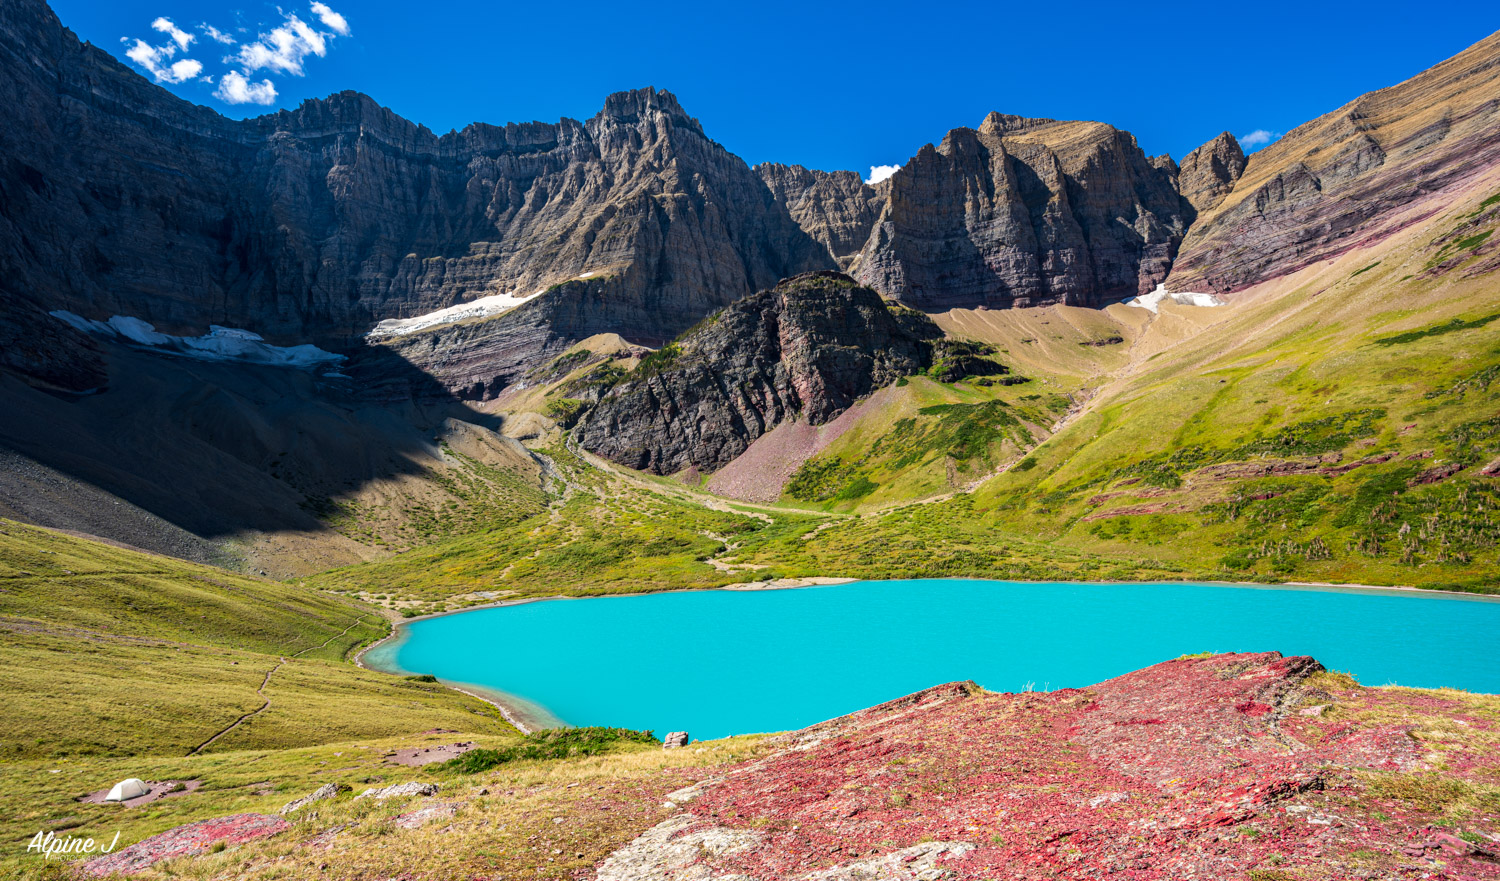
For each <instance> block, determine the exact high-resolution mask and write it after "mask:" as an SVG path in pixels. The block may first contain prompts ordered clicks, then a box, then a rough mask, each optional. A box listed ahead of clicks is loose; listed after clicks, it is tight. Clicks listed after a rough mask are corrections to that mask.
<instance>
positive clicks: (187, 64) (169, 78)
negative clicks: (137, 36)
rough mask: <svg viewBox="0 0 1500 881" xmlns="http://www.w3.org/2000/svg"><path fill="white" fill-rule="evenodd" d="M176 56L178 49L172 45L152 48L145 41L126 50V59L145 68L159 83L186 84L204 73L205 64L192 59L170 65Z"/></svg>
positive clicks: (137, 41) (137, 42)
mask: <svg viewBox="0 0 1500 881" xmlns="http://www.w3.org/2000/svg"><path fill="white" fill-rule="evenodd" d="M125 42H127V43H128V42H130V41H129V40H126V41H125ZM176 54H177V47H176V46H174V45H172V44H171V43H167V44H165V45H162V46H152V45H151V44H150V43H147V42H146V41H145V40H136V41H135V45H133V46H131V47H130V48H129V49H126V50H125V57H126V58H129V59H130V60H131V61H134V62H135V63H136V64H139V65H140V66H141V67H143V68H145V70H146V72H147V73H149V74H151V76H153V77H155V78H156V81H157V82H159V83H184V82H187V81H188V80H190V79H192V78H193V77H195V76H197V75H198V74H200V73H202V72H203V63H202V62H200V61H194V60H193V59H191V58H184V59H182V60H181V61H176V62H173V63H171V64H168V63H167V62H168V61H171V59H172V56H174V55H176Z"/></svg>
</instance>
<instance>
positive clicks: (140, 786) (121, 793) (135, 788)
mask: <svg viewBox="0 0 1500 881" xmlns="http://www.w3.org/2000/svg"><path fill="white" fill-rule="evenodd" d="M149 792H151V787H149V786H147V785H146V783H145V781H143V780H141V779H140V778H138V777H131V778H130V779H129V780H121V781H120V782H119V783H116V784H115V788H114V789H111V790H110V791H109V795H106V796H105V797H104V800H105V801H129V800H130V799H132V798H140V797H141V796H143V795H146V794H148V793H149Z"/></svg>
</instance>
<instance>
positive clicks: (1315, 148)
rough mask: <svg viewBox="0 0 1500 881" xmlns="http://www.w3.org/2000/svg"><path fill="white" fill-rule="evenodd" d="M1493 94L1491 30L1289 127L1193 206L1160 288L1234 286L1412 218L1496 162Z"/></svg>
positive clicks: (1497, 75)
mask: <svg viewBox="0 0 1500 881" xmlns="http://www.w3.org/2000/svg"><path fill="white" fill-rule="evenodd" d="M1497 94H1500V34H1496V35H1493V36H1490V37H1488V38H1487V39H1485V40H1482V41H1480V42H1479V43H1476V44H1475V45H1473V46H1471V47H1470V48H1469V49H1467V50H1465V51H1464V52H1462V53H1460V54H1458V55H1456V56H1454V57H1453V58H1450V59H1449V60H1447V61H1444V62H1443V63H1442V64H1439V65H1437V66H1436V67H1433V68H1431V69H1429V70H1427V71H1425V72H1423V73H1421V74H1418V75H1417V76H1415V77H1413V78H1411V79H1409V80H1407V81H1406V82H1404V83H1401V84H1399V85H1396V86H1392V87H1390V88H1388V89H1381V90H1380V91H1378V92H1371V93H1370V94H1368V95H1364V96H1362V97H1360V98H1358V99H1356V100H1354V101H1352V102H1350V103H1349V104H1347V105H1345V106H1343V107H1341V108H1339V109H1338V110H1336V111H1334V112H1332V113H1329V114H1327V115H1325V116H1321V117H1319V118H1318V119H1315V120H1313V121H1311V122H1308V123H1306V124H1304V125H1301V126H1298V127H1297V128H1296V129H1295V130H1293V131H1291V132H1289V133H1288V134H1287V135H1286V136H1285V137H1283V138H1282V139H1281V140H1279V141H1277V142H1276V143H1274V144H1272V145H1270V146H1269V147H1266V148H1265V149H1263V150H1260V151H1259V152H1257V153H1255V154H1254V155H1252V156H1251V157H1250V159H1249V162H1248V163H1247V165H1246V167H1245V171H1244V174H1243V176H1242V177H1241V178H1240V179H1239V181H1238V182H1237V183H1236V184H1235V186H1234V189H1233V190H1232V191H1231V192H1230V193H1229V194H1228V195H1227V196H1225V197H1223V198H1222V199H1221V200H1220V201H1219V202H1218V203H1217V204H1215V205H1214V206H1213V207H1212V208H1210V209H1207V210H1201V211H1200V213H1199V216H1198V219H1197V221H1196V222H1195V223H1194V224H1193V228H1192V230H1191V232H1190V233H1189V234H1188V236H1187V238H1186V239H1185V240H1184V241H1183V243H1182V248H1181V253H1180V255H1179V256H1178V259H1177V262H1176V265H1174V266H1173V268H1172V276H1171V279H1170V281H1169V286H1170V287H1171V288H1172V289H1173V290H1194V291H1213V292H1215V293H1222V292H1228V291H1235V290H1239V289H1241V288H1245V287H1248V286H1250V285H1253V284H1256V283H1258V282H1262V281H1266V280H1268V279H1272V278H1276V277H1279V276H1283V275H1286V274H1288V273H1291V272H1295V271H1296V270H1298V269H1301V268H1302V267H1304V266H1308V265H1310V264H1312V263H1315V262H1318V261H1321V260H1327V259H1330V258H1332V257H1335V256H1337V255H1339V254H1341V253H1343V252H1345V251H1347V250H1350V249H1352V248H1355V247H1365V246H1368V245H1370V244H1373V243H1375V242H1377V241H1379V240H1380V239H1382V238H1385V237H1386V236H1389V235H1391V234H1394V233H1396V232H1398V231H1400V230H1402V229H1404V228H1407V227H1409V226H1410V225H1412V224H1415V223H1419V222H1421V221H1422V220H1423V219H1424V218H1426V217H1428V216H1430V215H1431V214H1432V213H1433V212H1435V211H1437V210H1439V209H1440V208H1441V207H1443V206H1445V205H1447V204H1448V203H1449V201H1450V200H1451V198H1452V195H1453V193H1455V192H1457V191H1458V190H1460V189H1461V188H1462V187H1464V186H1465V185H1466V183H1467V182H1468V181H1471V180H1473V179H1475V178H1476V177H1477V176H1478V175H1481V174H1483V173H1485V172H1487V171H1489V170H1490V169H1493V168H1494V167H1495V165H1496V164H1500V100H1497V99H1496V95H1497ZM1184 168H1186V163H1184Z"/></svg>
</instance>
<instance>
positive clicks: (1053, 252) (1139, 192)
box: [856, 113, 1190, 309]
mask: <svg viewBox="0 0 1500 881" xmlns="http://www.w3.org/2000/svg"><path fill="white" fill-rule="evenodd" d="M1189 220H1190V208H1186V207H1185V205H1184V203H1183V201H1182V199H1181V198H1180V197H1179V195H1178V193H1177V189H1176V186H1175V183H1174V180H1173V174H1172V170H1171V169H1170V168H1168V167H1164V166H1163V165H1162V164H1160V163H1153V161H1152V160H1150V159H1148V158H1147V157H1146V155H1145V153H1143V152H1142V151H1141V148H1140V147H1139V146H1138V145H1137V144H1136V142H1135V138H1134V137H1132V136H1131V135H1130V134H1129V133H1127V132H1122V131H1120V130H1118V129H1116V128H1114V127H1112V126H1108V125H1103V124H1101V123H1093V122H1059V121H1056V120H1050V119H1026V118H1022V117H1017V116H1005V115H1002V114H999V113H992V114H990V115H989V116H988V117H987V118H986V119H985V121H984V123H983V124H982V125H981V126H980V127H979V128H978V129H977V130H976V129H968V128H960V129H954V130H953V131H951V132H949V133H948V135H947V137H945V138H944V139H943V141H942V143H941V144H939V145H938V146H936V147H934V146H932V145H930V144H929V145H927V146H925V147H923V148H922V149H921V150H920V151H919V152H918V153H917V155H916V156H915V157H913V158H912V159H911V160H910V161H909V162H908V163H907V164H906V165H905V166H904V167H903V168H902V169H901V170H900V171H898V172H896V174H895V175H894V176H892V177H891V178H890V197H889V200H888V201H887V202H886V205H885V208H884V210H883V211H882V213H881V215H880V219H879V221H878V222H877V223H876V225H875V229H874V231H873V233H872V235H871V236H870V239H869V241H868V242H866V243H865V246H864V248H863V250H862V251H861V253H860V255H859V260H858V269H857V272H856V276H857V277H858V278H859V280H860V281H862V282H864V283H866V284H869V285H870V286H872V287H874V288H876V289H877V290H879V291H881V292H882V293H884V294H887V295H889V296H892V297H897V298H899V299H900V300H901V301H902V302H903V303H908V304H911V305H913V306H917V307H920V308H925V309H946V308H953V307H976V306H985V307H1010V306H1040V305H1049V304H1067V305H1075V306H1099V305H1104V304H1106V303H1108V302H1110V301H1111V300H1117V299H1121V298H1125V297H1132V296H1136V295H1138V294H1143V293H1146V292H1148V291H1150V290H1152V289H1153V288H1155V287H1156V285H1157V284H1158V283H1159V282H1160V281H1161V280H1162V279H1164V278H1166V275H1167V270H1168V269H1169V268H1170V266H1171V264H1172V259H1173V257H1175V256H1176V252H1177V245H1178V243H1179V242H1180V241H1181V239H1182V236H1183V234H1184V233H1185V232H1186V230H1187V225H1188V222H1189Z"/></svg>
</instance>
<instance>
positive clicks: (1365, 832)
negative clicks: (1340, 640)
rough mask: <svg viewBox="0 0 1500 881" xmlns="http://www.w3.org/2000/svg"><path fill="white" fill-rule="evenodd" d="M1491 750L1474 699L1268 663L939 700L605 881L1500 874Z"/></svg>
mask: <svg viewBox="0 0 1500 881" xmlns="http://www.w3.org/2000/svg"><path fill="white" fill-rule="evenodd" d="M1452 732H1459V733H1460V734H1461V735H1462V736H1459V735H1454V734H1452ZM1497 734H1500V712H1497V706H1496V704H1495V701H1494V700H1493V699H1490V698H1485V697H1480V696H1471V695H1464V694H1461V693H1449V692H1417V691H1409V690H1404V689H1366V688H1360V687H1358V686H1357V685H1355V684H1354V683H1353V682H1352V681H1351V680H1349V679H1348V678H1347V677H1344V676H1341V675H1338V674H1330V673H1326V672H1324V671H1323V668H1322V666H1321V665H1320V664H1318V663H1317V662H1316V661H1314V660H1313V659H1311V658H1306V657H1293V658H1283V657H1281V656H1280V655H1279V654H1275V653H1267V654H1238V655H1219V656H1213V657H1202V658H1184V659H1180V660H1176V661H1169V662H1167V663H1164V664H1158V665H1156V666H1154V667H1150V668H1147V669H1145V670H1141V671H1138V672H1135V673H1131V674H1129V675H1126V676H1121V677H1119V678H1117V679H1112V680H1109V681H1108V682H1104V683H1101V684H1099V685H1096V686H1094V687H1092V688H1087V689H1069V690H1064V691H1057V692H1051V693H1025V694H992V693H986V692H983V691H981V690H980V689H978V688H977V687H974V686H972V685H971V684H966V683H958V684H951V685H946V686H941V687H938V688H933V689H929V690H927V691H924V692H919V693H917V694H915V695H912V696H910V697H907V698H903V699H901V700H899V701H894V702H892V703H889V704H885V705H882V706H879V707H875V708H872V709H870V710H865V711H863V712H860V713H856V714H854V715H851V716H847V717H844V718H841V719H836V720H833V721H831V722H827V723H824V724H822V725H818V726H814V727H813V728H809V729H807V730H805V731H801V732H797V733H795V734H791V735H787V736H786V738H785V740H786V746H787V747H788V749H785V750H783V751H781V752H778V753H777V754H775V755H773V756H771V757H769V758H767V759H763V760H761V761H759V762H755V763H751V764H748V765H745V766H741V767H739V768H736V769H733V770H731V771H730V772H729V773H727V774H725V775H724V776H723V777H722V778H717V779H715V780H712V781H708V782H706V783H705V784H702V785H700V786H699V787H695V789H696V790H697V791H696V792H685V793H681V794H678V798H679V800H680V801H686V802H687V804H686V805H685V807H684V810H685V811H686V812H687V815H685V816H679V817H677V818H674V819H673V820H671V821H668V823H666V824H663V825H662V826H659V827H658V828H657V830H653V831H654V832H655V834H656V835H657V837H658V839H661V840H662V841H663V842H669V841H683V840H684V839H686V840H687V841H702V842H708V843H709V844H706V845H702V846H700V847H699V849H698V850H697V852H696V855H695V856H694V857H692V865H691V866H688V865H683V864H682V856H681V851H682V849H681V848H677V849H676V856H672V857H670V858H667V859H665V860H664V861H654V860H653V859H652V857H651V856H650V852H651V851H654V850H661V848H660V847H658V846H657V845H654V844H652V843H651V842H652V841H654V840H656V839H650V835H651V834H652V833H648V835H647V836H643V837H642V839H638V841H637V845H632V847H633V848H635V850H634V851H632V852H630V853H625V852H622V854H625V858H622V859H621V860H618V861H617V862H616V863H614V864H608V863H607V864H606V866H605V867H604V869H605V870H604V871H602V872H601V877H603V876H605V875H609V876H610V877H616V874H618V877H621V878H629V877H635V875H633V874H632V871H635V872H640V871H645V872H646V873H647V874H642V875H640V877H661V878H675V877H679V875H680V876H681V877H688V876H689V875H691V877H695V878H718V877H722V876H732V875H736V874H739V875H743V876H748V877H750V878H759V879H772V878H776V879H781V878H796V877H801V876H803V875H807V874H809V873H812V872H819V874H818V875H817V876H814V877H820V878H840V879H841V878H845V877H849V878H853V877H863V876H862V875H860V874H859V871H860V870H861V868H862V867H872V866H873V865H874V864H875V863H877V862H878V864H879V866H880V867H881V868H880V874H879V877H882V878H936V877H956V878H963V879H968V878H973V879H983V878H1000V877H1004V878H1060V877H1061V878H1104V877H1110V878H1127V879H1158V878H1160V879H1167V878H1173V879H1177V878H1194V877H1196V878H1246V877H1247V875H1248V877H1251V878H1255V879H1273V878H1278V879H1280V878H1284V879H1293V878H1295V879H1308V878H1386V877H1412V878H1415V877H1425V878H1500V861H1497V860H1500V857H1497V851H1500V847H1497V839H1496V835H1495V833H1496V830H1497V828H1500V823H1497V819H1500V790H1497V788H1496V787H1495V786H1494V785H1493V784H1495V783H1497V782H1500V779H1497V778H1500V770H1497V769H1500V736H1497ZM663 833H666V834H665V835H664V834H663ZM691 836H697V837H696V838H692V837H691ZM714 842H718V844H714ZM945 844H946V845H949V846H947V847H946V848H943V845H945ZM919 845H920V846H922V847H919ZM908 849H909V850H908ZM896 851H905V853H904V854H902V855H898V856H896V857H895V859H894V861H893V860H892V859H889V858H884V857H886V855H892V854H894V852H896ZM627 858H628V859H627ZM883 858H884V859H883ZM903 860H904V861H905V863H904V865H905V868H903V863H902V861H903ZM627 861H628V862H630V863H631V866H629V867H627V866H625V863H626V862H627ZM653 863H655V868H654V869H653ZM612 872H613V873H616V874H611V873H612ZM652 872H655V874H652ZM684 872H686V873H688V874H682V873H684ZM823 872H826V873H827V874H823ZM872 877H873V876H872Z"/></svg>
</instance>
